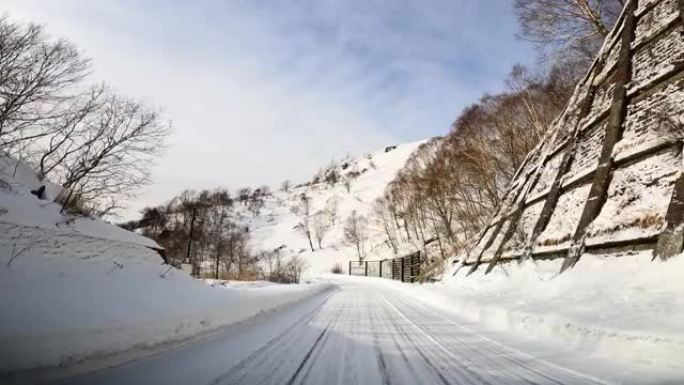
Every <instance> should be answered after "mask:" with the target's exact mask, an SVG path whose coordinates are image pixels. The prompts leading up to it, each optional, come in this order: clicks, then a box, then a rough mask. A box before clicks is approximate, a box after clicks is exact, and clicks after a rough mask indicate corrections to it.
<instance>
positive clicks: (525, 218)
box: [503, 201, 544, 253]
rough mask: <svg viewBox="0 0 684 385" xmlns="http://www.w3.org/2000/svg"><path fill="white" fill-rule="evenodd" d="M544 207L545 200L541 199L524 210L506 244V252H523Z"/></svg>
mask: <svg viewBox="0 0 684 385" xmlns="http://www.w3.org/2000/svg"><path fill="white" fill-rule="evenodd" d="M543 207H544V201H539V202H537V203H535V204H533V205H531V206H529V207H527V208H525V211H523V213H522V215H521V217H520V220H518V223H517V225H516V229H515V233H514V234H513V236H512V237H511V239H510V240H509V241H508V242H507V243H506V244H505V245H504V248H503V250H504V252H505V253H509V252H522V250H523V249H524V248H525V246H526V245H527V241H528V240H529V237H530V236H531V235H532V232H533V230H534V225H535V224H536V223H537V220H538V219H539V214H541V211H542V208H543Z"/></svg>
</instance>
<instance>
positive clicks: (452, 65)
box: [3, 0, 535, 208]
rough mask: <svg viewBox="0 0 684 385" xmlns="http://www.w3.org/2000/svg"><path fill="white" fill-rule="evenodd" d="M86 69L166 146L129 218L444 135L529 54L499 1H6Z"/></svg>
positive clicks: (507, 5) (505, 2)
mask: <svg viewBox="0 0 684 385" xmlns="http://www.w3.org/2000/svg"><path fill="white" fill-rule="evenodd" d="M3 3H4V4H5V7H4V9H3V11H4V12H7V13H8V14H9V16H11V17H13V18H16V19H22V20H33V21H37V22H40V23H44V24H46V25H47V29H48V31H50V32H51V33H53V34H54V35H56V36H63V37H66V38H68V39H70V40H72V41H74V42H75V43H76V44H78V45H79V46H80V47H82V48H83V50H84V51H85V53H86V54H87V55H89V56H90V57H92V58H93V60H94V61H93V67H94V73H93V77H92V80H93V81H101V80H104V81H107V82H108V83H110V84H112V85H113V86H114V87H115V88H116V89H118V90H119V91H120V92H122V93H125V94H127V95H131V96H136V97H142V98H145V99H147V100H149V101H150V102H151V103H153V104H155V105H157V106H159V107H161V108H162V109H163V110H164V111H165V113H166V115H167V116H168V117H169V118H170V119H171V120H172V121H173V123H174V126H175V132H174V134H173V136H172V138H171V139H170V144H171V145H170V147H169V150H168V151H167V154H166V155H165V156H164V157H163V158H162V159H160V161H159V162H158V163H159V164H158V165H157V166H156V169H155V182H154V184H153V185H152V186H150V187H148V188H146V189H145V190H144V192H143V194H142V195H141V197H140V199H139V201H138V202H136V203H135V204H134V206H133V207H135V208H137V207H140V206H141V205H143V204H149V203H158V202H163V201H165V200H167V199H169V198H170V197H171V196H172V195H174V194H176V193H177V192H179V191H181V190H183V189H184V188H211V187H215V186H218V185H222V186H226V187H229V188H237V187H240V186H242V185H260V184H271V185H277V184H279V182H280V181H281V180H283V179H286V178H289V179H294V180H301V179H304V178H307V177H309V176H310V175H311V174H312V172H314V171H315V170H316V169H317V168H318V167H320V166H322V165H325V164H326V163H328V162H329V161H330V160H331V159H332V158H339V157H342V156H343V155H345V154H347V153H360V152H364V151H368V150H373V149H376V148H379V147H383V146H386V145H389V144H395V143H401V142H406V141H413V140H418V139H423V138H427V137H431V136H435V135H442V134H445V133H446V132H447V131H448V129H449V125H450V123H451V122H452V121H453V120H454V118H456V116H457V115H458V112H459V111H460V110H461V109H462V108H463V107H465V106H466V105H468V104H469V103H472V102H473V101H475V100H476V99H477V98H478V97H479V96H480V95H481V94H482V93H484V92H496V91H497V90H499V89H501V87H502V79H503V77H504V76H505V75H506V74H507V72H508V71H509V69H510V68H511V66H512V65H513V64H515V63H523V64H531V63H533V59H534V56H535V55H534V52H533V51H532V48H531V46H530V45H529V44H527V43H524V42H522V41H519V40H518V39H516V37H515V33H516V31H517V26H516V21H515V17H514V15H513V11H512V5H511V3H512V2H511V1H510V0H451V1H447V0H365V1H362V0H349V1H343V0H297V1H295V0H293V1H275V0H264V1H260V0H235V1H218V0H217V1H203V2H201V1H179V0H172V1H162V0H156V1H133V0H125V1H124V0H121V1H90V0H52V1H51V0H43V1H40V0H5V1H4V2H3Z"/></svg>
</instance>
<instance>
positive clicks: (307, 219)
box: [296, 194, 315, 251]
mask: <svg viewBox="0 0 684 385" xmlns="http://www.w3.org/2000/svg"><path fill="white" fill-rule="evenodd" d="M297 212H298V213H299V215H300V217H301V221H300V222H299V223H298V224H297V226H296V228H297V230H299V231H301V232H302V233H303V234H304V235H305V236H306V238H307V239H308V240H309V247H311V251H315V250H314V246H313V241H312V240H311V238H312V234H311V233H312V232H311V226H312V223H311V222H312V218H311V198H310V197H308V196H307V195H306V194H302V196H301V197H300V200H299V209H298V210H297Z"/></svg>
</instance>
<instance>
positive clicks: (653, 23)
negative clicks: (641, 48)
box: [632, 0, 679, 46]
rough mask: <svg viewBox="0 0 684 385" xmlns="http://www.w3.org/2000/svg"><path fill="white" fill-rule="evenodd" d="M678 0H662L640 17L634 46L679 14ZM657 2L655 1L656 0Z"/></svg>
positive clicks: (658, 30)
mask: <svg viewBox="0 0 684 385" xmlns="http://www.w3.org/2000/svg"><path fill="white" fill-rule="evenodd" d="M677 1H678V0H662V1H660V2H658V4H656V5H655V6H654V7H653V8H652V9H650V10H649V11H648V12H646V13H645V14H643V16H641V17H639V19H638V21H637V26H636V37H635V39H634V42H633V43H632V45H633V46H637V45H639V44H642V43H643V42H644V41H646V40H649V39H651V38H652V37H653V36H654V35H655V34H657V33H658V32H660V30H662V29H663V28H664V27H665V26H667V24H668V23H670V22H672V21H673V20H674V19H676V18H677V17H678V16H679V9H678V6H679V4H678V3H677ZM654 3H655V2H654Z"/></svg>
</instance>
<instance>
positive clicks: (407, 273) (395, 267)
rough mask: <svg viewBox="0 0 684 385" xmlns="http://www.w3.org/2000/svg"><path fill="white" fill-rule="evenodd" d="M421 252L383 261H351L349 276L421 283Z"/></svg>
mask: <svg viewBox="0 0 684 385" xmlns="http://www.w3.org/2000/svg"><path fill="white" fill-rule="evenodd" d="M420 265H421V257H420V251H417V252H415V253H413V254H409V255H406V256H404V257H400V258H393V259H383V260H381V261H349V275H360V276H366V277H382V278H390V279H395V280H397V281H402V282H418V281H420Z"/></svg>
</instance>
